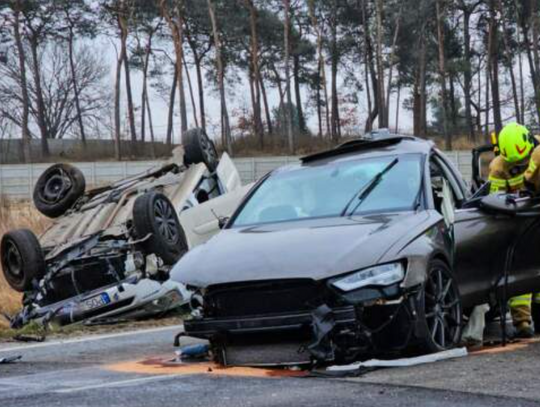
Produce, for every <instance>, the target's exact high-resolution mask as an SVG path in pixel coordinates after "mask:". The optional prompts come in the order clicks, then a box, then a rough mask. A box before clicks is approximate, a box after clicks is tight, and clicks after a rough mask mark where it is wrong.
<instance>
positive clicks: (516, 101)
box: [496, 0, 521, 122]
mask: <svg viewBox="0 0 540 407" xmlns="http://www.w3.org/2000/svg"><path fill="white" fill-rule="evenodd" d="M496 7H497V13H498V14H499V15H500V16H501V22H502V37H503V45H504V53H505V56H506V58H507V59H508V65H507V68H508V73H509V74H510V82H511V84H512V97H513V99H514V109H515V112H516V121H518V122H519V121H520V120H521V114H520V106H519V96H518V90H517V83H516V76H515V74H514V57H513V55H512V51H511V49H510V41H509V38H508V32H507V27H506V22H505V18H504V14H503V13H504V8H503V5H502V1H501V0H497V3H496ZM518 53H519V51H518Z"/></svg>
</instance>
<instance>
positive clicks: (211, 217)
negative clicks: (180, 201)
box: [180, 184, 253, 249]
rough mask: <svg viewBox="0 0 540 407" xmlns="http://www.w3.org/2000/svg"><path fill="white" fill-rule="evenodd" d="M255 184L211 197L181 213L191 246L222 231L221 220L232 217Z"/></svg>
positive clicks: (181, 220)
mask: <svg viewBox="0 0 540 407" xmlns="http://www.w3.org/2000/svg"><path fill="white" fill-rule="evenodd" d="M252 186H253V184H249V185H246V186H243V187H239V188H236V189H234V190H233V191H231V192H229V193H226V194H224V195H221V196H219V197H217V198H214V199H210V200H209V201H207V202H204V203H202V204H200V205H197V206H195V207H193V208H189V209H186V210H184V211H183V212H182V213H181V214H180V223H181V224H182V226H183V227H184V231H185V232H186V237H187V240H188V245H189V248H190V249H191V248H193V247H195V246H198V245H200V244H202V243H204V242H206V241H207V240H208V239H210V238H211V237H212V236H214V235H215V234H217V233H218V232H219V231H220V220H224V219H226V218H230V217H231V215H232V214H233V212H234V211H235V210H236V208H237V207H238V205H239V204H240V202H241V201H242V199H243V198H244V196H245V195H246V194H247V193H248V191H249V190H250V189H251V187H252Z"/></svg>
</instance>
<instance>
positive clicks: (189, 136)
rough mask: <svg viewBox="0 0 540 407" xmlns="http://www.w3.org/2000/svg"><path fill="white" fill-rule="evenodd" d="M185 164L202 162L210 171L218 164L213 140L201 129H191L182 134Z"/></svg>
mask: <svg viewBox="0 0 540 407" xmlns="http://www.w3.org/2000/svg"><path fill="white" fill-rule="evenodd" d="M182 144H183V145H184V150H185V160H186V164H187V165H189V164H199V163H204V164H205V165H206V167H207V168H208V170H210V172H214V171H215V170H216V168H217V166H218V161H219V159H218V153H217V150H216V146H215V145H214V142H213V141H212V140H210V138H209V137H208V135H207V134H206V133H205V132H204V131H203V130H202V129H192V130H189V131H187V132H185V133H184V135H183V136H182Z"/></svg>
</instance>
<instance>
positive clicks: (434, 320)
mask: <svg viewBox="0 0 540 407" xmlns="http://www.w3.org/2000/svg"><path fill="white" fill-rule="evenodd" d="M424 298H425V303H424V304H425V305H424V306H425V317H426V322H427V325H428V330H429V334H430V335H431V339H432V341H433V342H434V343H435V344H436V345H437V346H438V347H440V348H441V349H447V348H449V347H451V346H453V345H455V344H456V343H457V342H458V340H459V334H460V320H461V302H460V299H459V293H458V291H457V289H456V285H455V283H454V280H453V278H452V276H451V275H450V274H449V273H448V271H447V270H444V269H443V268H441V267H435V268H433V269H432V270H431V272H430V273H429V276H428V279H427V281H426V285H425V292H424Z"/></svg>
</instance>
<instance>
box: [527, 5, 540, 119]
mask: <svg viewBox="0 0 540 407" xmlns="http://www.w3.org/2000/svg"><path fill="white" fill-rule="evenodd" d="M529 1H530V7H531V28H532V47H531V48H532V53H533V58H534V73H533V76H534V77H535V84H534V88H535V91H536V92H535V99H536V112H537V114H538V120H539V121H540V54H539V51H538V41H539V40H540V38H539V34H540V33H539V28H538V0H529ZM527 48H528V47H527Z"/></svg>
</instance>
